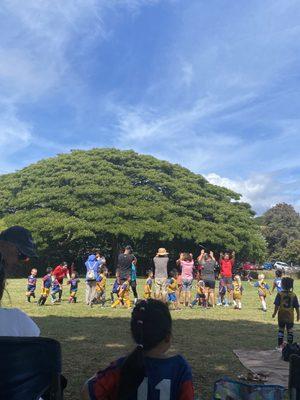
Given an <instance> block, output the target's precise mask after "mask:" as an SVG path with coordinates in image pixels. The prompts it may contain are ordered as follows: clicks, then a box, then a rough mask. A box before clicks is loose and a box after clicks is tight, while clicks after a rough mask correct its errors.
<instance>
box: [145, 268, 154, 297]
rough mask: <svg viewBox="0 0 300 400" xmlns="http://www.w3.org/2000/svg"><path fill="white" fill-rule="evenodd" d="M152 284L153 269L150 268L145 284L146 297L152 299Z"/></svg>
mask: <svg viewBox="0 0 300 400" xmlns="http://www.w3.org/2000/svg"><path fill="white" fill-rule="evenodd" d="M152 285H153V272H152V270H149V271H147V280H146V284H145V286H144V299H151V296H152Z"/></svg>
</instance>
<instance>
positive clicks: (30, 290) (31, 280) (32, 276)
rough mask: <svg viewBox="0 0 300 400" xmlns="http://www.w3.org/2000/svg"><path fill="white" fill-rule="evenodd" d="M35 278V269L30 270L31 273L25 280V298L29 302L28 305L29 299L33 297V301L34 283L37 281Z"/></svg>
mask: <svg viewBox="0 0 300 400" xmlns="http://www.w3.org/2000/svg"><path fill="white" fill-rule="evenodd" d="M36 276H37V269H36V268H32V270H31V273H30V275H29V277H28V280H27V292H26V296H27V301H29V303H30V299H31V297H33V298H34V299H35V289H36V281H37V277H36Z"/></svg>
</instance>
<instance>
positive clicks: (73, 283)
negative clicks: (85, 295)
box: [68, 272, 80, 303]
mask: <svg viewBox="0 0 300 400" xmlns="http://www.w3.org/2000/svg"><path fill="white" fill-rule="evenodd" d="M79 282H80V280H79V279H78V274H77V272H72V274H71V279H70V280H69V281H68V285H70V297H69V303H77V291H78V284H79Z"/></svg>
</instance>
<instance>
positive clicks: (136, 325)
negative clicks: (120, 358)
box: [118, 299, 172, 400]
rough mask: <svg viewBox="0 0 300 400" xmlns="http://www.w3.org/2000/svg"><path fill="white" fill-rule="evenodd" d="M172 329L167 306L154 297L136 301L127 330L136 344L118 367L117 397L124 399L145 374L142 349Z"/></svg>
mask: <svg viewBox="0 0 300 400" xmlns="http://www.w3.org/2000/svg"><path fill="white" fill-rule="evenodd" d="M171 330H172V318H171V314H170V311H169V308H168V306H167V305H166V304H165V303H162V302H161V301H158V300H153V299H149V300H147V301H145V300H143V301H140V302H139V303H138V304H137V305H136V306H135V308H134V309H133V311H132V316H131V333H132V336H133V339H134V341H135V342H136V343H137V346H136V348H135V349H134V350H133V352H132V353H130V354H129V355H128V357H127V358H126V359H125V361H124V363H123V365H122V367H121V375H120V383H119V388H118V400H128V399H130V398H131V397H132V396H133V395H134V394H135V393H136V391H137V389H138V387H139V385H140V384H141V383H142V381H143V379H144V377H145V360H144V357H145V351H149V350H151V349H153V348H154V347H155V346H157V345H158V344H159V343H161V342H162V341H163V340H164V339H165V338H166V337H167V336H168V335H170V334H171Z"/></svg>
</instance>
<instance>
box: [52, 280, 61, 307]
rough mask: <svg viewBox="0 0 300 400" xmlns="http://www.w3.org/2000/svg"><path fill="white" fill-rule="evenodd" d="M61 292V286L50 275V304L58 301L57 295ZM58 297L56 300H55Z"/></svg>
mask: <svg viewBox="0 0 300 400" xmlns="http://www.w3.org/2000/svg"><path fill="white" fill-rule="evenodd" d="M60 292H61V285H60V283H59V282H58V279H57V277H56V276H55V275H52V284H51V293H50V294H51V303H52V304H54V303H56V302H57V301H58V300H59V293H60ZM56 295H58V299H57V298H56Z"/></svg>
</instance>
